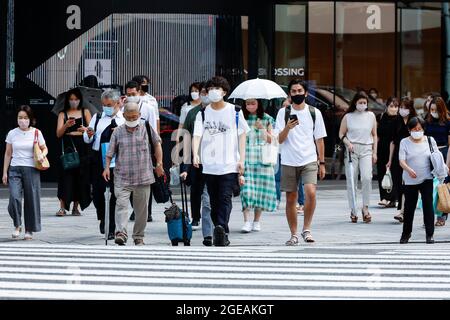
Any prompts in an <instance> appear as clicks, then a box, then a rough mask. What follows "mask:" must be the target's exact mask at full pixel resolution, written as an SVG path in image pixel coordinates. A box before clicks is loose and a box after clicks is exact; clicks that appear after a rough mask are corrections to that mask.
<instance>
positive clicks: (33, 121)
mask: <svg viewBox="0 0 450 320" xmlns="http://www.w3.org/2000/svg"><path fill="white" fill-rule="evenodd" d="M22 111H23V112H25V113H26V114H27V116H28V118H29V119H30V126H35V125H36V118H35V117H34V113H33V110H32V109H31V107H30V106H29V105H26V104H24V105H21V106H20V107H19V108H17V115H19V113H20V112H22Z"/></svg>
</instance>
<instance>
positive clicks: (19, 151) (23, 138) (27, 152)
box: [5, 127, 45, 167]
mask: <svg viewBox="0 0 450 320" xmlns="http://www.w3.org/2000/svg"><path fill="white" fill-rule="evenodd" d="M35 130H36V129H35V128H33V127H31V128H30V130H28V131H22V130H20V128H15V129H13V130H11V131H10V132H8V135H7V136H6V140H5V141H6V143H9V144H11V145H12V159H11V167H34V149H33V148H34V134H35ZM38 141H39V145H40V146H43V145H45V140H44V137H43V135H42V132H41V131H40V130H39V134H38Z"/></svg>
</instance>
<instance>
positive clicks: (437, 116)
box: [431, 112, 439, 119]
mask: <svg viewBox="0 0 450 320" xmlns="http://www.w3.org/2000/svg"><path fill="white" fill-rule="evenodd" d="M431 116H432V117H433V118H435V119H439V113H437V112H431Z"/></svg>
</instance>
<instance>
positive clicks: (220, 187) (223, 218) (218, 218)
mask: <svg viewBox="0 0 450 320" xmlns="http://www.w3.org/2000/svg"><path fill="white" fill-rule="evenodd" d="M205 177H206V186H207V188H208V193H209V198H210V203H211V219H212V222H213V223H214V226H215V227H217V226H222V227H223V228H224V229H225V232H226V233H229V232H230V230H229V228H228V223H229V221H230V215H231V210H232V209H233V204H232V198H233V187H234V186H235V184H236V181H237V178H238V174H237V173H229V174H225V175H210V174H206V175H205Z"/></svg>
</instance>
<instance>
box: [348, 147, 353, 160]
mask: <svg viewBox="0 0 450 320" xmlns="http://www.w3.org/2000/svg"><path fill="white" fill-rule="evenodd" d="M348 162H353V161H352V152H351V151H350V150H349V151H348Z"/></svg>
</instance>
